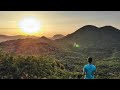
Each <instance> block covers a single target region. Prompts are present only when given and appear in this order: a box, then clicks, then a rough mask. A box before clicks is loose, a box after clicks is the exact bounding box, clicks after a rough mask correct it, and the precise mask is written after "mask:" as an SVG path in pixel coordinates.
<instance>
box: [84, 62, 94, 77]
mask: <svg viewBox="0 0 120 90" xmlns="http://www.w3.org/2000/svg"><path fill="white" fill-rule="evenodd" d="M83 71H84V72H85V73H86V75H85V78H84V79H94V72H95V71H96V66H95V65H93V64H87V65H85V66H84V68H83Z"/></svg>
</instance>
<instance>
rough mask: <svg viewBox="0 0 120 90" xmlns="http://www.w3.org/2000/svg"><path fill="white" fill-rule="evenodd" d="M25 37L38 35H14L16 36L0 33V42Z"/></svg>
mask: <svg viewBox="0 0 120 90" xmlns="http://www.w3.org/2000/svg"><path fill="white" fill-rule="evenodd" d="M25 38H39V37H36V36H24V35H16V36H7V35H0V42H4V41H8V40H16V39H25Z"/></svg>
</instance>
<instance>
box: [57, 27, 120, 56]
mask: <svg viewBox="0 0 120 90" xmlns="http://www.w3.org/2000/svg"><path fill="white" fill-rule="evenodd" d="M56 42H57V43H59V44H58V45H59V46H60V47H62V46H63V47H62V48H64V49H66V50H71V51H75V52H79V53H83V54H86V55H88V56H89V55H90V56H98V57H99V56H104V55H106V56H107V57H109V56H112V55H113V54H114V55H115V56H119V55H120V54H119V52H120V47H119V46H120V30H119V29H116V28H114V27H112V26H104V27H99V28H98V27H96V26H92V25H86V26H84V27H82V28H80V29H78V30H77V31H75V32H74V33H72V34H69V35H67V36H66V37H63V38H62V39H59V40H56ZM75 44H77V46H79V47H76V45H75ZM114 51H115V52H117V53H116V54H115V53H114ZM106 56H105V57H106Z"/></svg>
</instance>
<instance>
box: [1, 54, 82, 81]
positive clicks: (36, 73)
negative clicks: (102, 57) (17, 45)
mask: <svg viewBox="0 0 120 90" xmlns="http://www.w3.org/2000/svg"><path fill="white" fill-rule="evenodd" d="M80 76H81V75H80V73H79V72H68V71H67V70H66V69H65V66H64V65H63V64H61V63H60V62H59V61H58V60H57V59H55V58H54V57H50V56H14V55H9V54H0V79H73V78H74V79H77V78H80Z"/></svg>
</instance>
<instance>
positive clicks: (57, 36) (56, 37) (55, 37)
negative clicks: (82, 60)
mask: <svg viewBox="0 0 120 90" xmlns="http://www.w3.org/2000/svg"><path fill="white" fill-rule="evenodd" d="M63 37H64V35H62V34H56V35H54V36H53V37H52V38H51V39H52V40H56V39H60V38H63Z"/></svg>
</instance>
